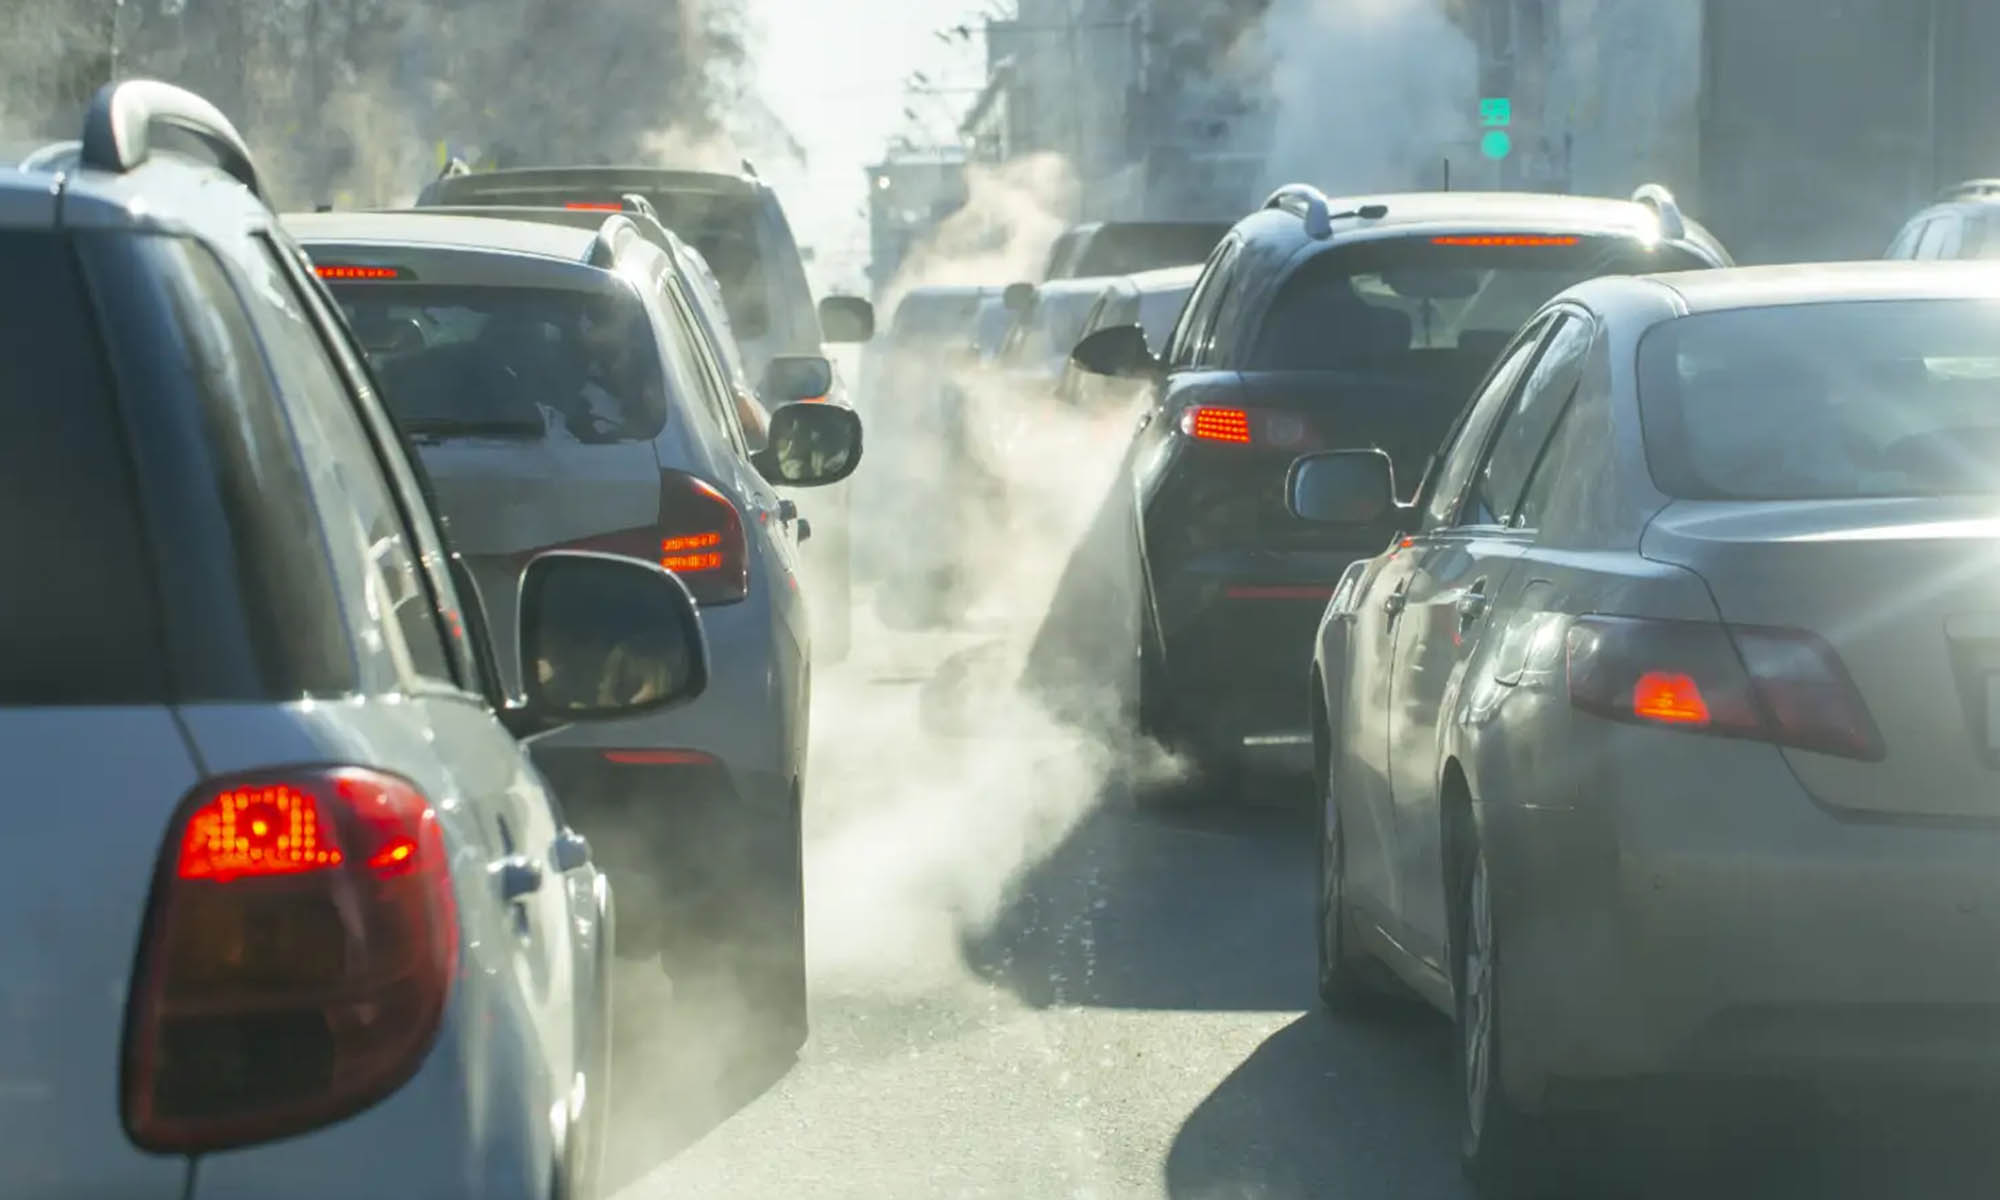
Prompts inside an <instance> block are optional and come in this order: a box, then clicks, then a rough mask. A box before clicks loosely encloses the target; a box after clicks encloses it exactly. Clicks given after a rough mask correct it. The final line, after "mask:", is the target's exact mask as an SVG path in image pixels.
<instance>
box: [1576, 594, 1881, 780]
mask: <svg viewBox="0 0 2000 1200" xmlns="http://www.w3.org/2000/svg"><path fill="white" fill-rule="evenodd" d="M1568 679H1569V695H1570V702H1571V703H1572V704H1574V705H1575V706H1576V707H1577V708H1579V709H1582V710H1583V711H1585V712H1590V713H1594V714H1596V715H1597V716H1601V717H1609V718H1611V719H1613V720H1618V721H1631V722H1638V723H1642V724H1652V725H1665V726H1671V727H1673V728H1677V729H1686V730H1691V731H1694V732H1699V733H1709V734H1715V735H1718V736H1722V737H1738V738H1753V739H1757V740H1760V741H1767V742H1775V743H1778V744H1780V745H1786V746H1796V747H1798V748H1800V749H1802V750H1815V751H1818V752H1820V753H1822V754H1836V755H1840V756H1842V757H1844V758H1856V759H1862V760H1864V761H1875V760H1877V759H1880V758H1881V757H1882V752H1883V751H1882V739H1881V735H1880V733H1879V732H1878V731H1877V730H1876V728H1875V721H1874V719H1873V717H1871V716H1870V715H1869V712H1868V708H1867V705H1866V704H1865V703H1863V701H1862V699H1861V695H1860V693H1859V692H1858V691H1856V690H1855V687H1854V682H1853V680H1851V679H1850V678H1849V677H1848V674H1847V670H1846V668H1845V667H1843V666H1842V665H1841V662H1840V657H1839V655H1837V654H1835V653H1834V650H1833V648H1832V647H1831V646H1829V645H1827V644H1826V643H1825V642H1824V641H1823V640H1821V639H1820V638H1819V637H1817V636H1815V635H1813V634H1811V633H1808V632H1806V631H1804V630H1797V629H1776V628H1770V627H1766V626H1755V625H1730V626H1723V625H1719V624H1715V623H1712V622H1702V621H1665V620H1656V619H1651V618H1640V617H1601V616H1592V617H1582V618H1579V619H1578V620H1577V621H1576V622H1575V624H1573V625H1572V626H1571V628H1570V631H1569V645H1568Z"/></svg>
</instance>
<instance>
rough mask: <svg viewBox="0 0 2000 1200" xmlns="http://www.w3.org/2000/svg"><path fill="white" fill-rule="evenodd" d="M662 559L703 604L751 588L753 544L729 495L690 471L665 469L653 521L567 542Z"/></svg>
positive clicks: (741, 595) (739, 594)
mask: <svg viewBox="0 0 2000 1200" xmlns="http://www.w3.org/2000/svg"><path fill="white" fill-rule="evenodd" d="M564 548H565V549H570V550H599V551H602V552H604V553H606V554H621V555H624V556H625V557H627V558H639V559H644V560H645V561H647V562H654V563H658V564H660V565H661V566H663V567H665V568H666V569H667V570H669V571H672V572H674V573H675V574H677V575H679V576H680V577H681V582H682V583H685V584H686V585H687V588H688V591H689V592H690V593H692V594H693V596H694V598H695V602H696V603H698V604H733V603H735V602H736V601H738V600H741V599H743V598H744V597H745V596H747V595H749V594H750V544H749V541H748V539H746V538H745V537H744V533H743V517H742V514H740V513H738V512H737V511H736V506H735V505H734V504H732V503H730V501H729V497H727V496H725V495H723V494H722V493H721V492H720V491H718V490H716V488H715V487H714V486H713V485H711V484H708V483H705V482H703V481H702V480H700V479H696V478H695V477H694V476H692V475H689V474H687V473H686V472H684V471H661V472H660V513H659V517H658V519H657V520H656V521H655V522H654V524H653V525H651V526H648V527H644V528H640V529H626V530H621V531H619V532H617V533H609V534H604V535H601V536H598V537H590V538H581V539H578V540H577V541H574V542H568V543H565V544H564Z"/></svg>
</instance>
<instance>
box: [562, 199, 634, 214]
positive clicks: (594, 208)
mask: <svg viewBox="0 0 2000 1200" xmlns="http://www.w3.org/2000/svg"><path fill="white" fill-rule="evenodd" d="M563 207H564V208H568V209H574V210H578V211H583V212H624V211H625V206H624V205H622V204H613V203H610V202H608V201H600V200H572V201H570V202H569V203H568V204H565V205H563Z"/></svg>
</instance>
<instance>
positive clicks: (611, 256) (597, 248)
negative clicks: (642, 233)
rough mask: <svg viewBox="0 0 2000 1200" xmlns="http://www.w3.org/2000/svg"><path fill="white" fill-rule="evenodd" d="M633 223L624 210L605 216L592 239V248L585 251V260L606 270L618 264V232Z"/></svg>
mask: <svg viewBox="0 0 2000 1200" xmlns="http://www.w3.org/2000/svg"><path fill="white" fill-rule="evenodd" d="M627 211H630V210H629V209H628V210H627ZM631 224H632V222H631V221H630V220H628V219H627V218H626V215H625V213H623V212H616V213H612V214H611V215H610V216H608V217H606V218H604V224H602V225H599V226H598V227H597V235H596V236H595V237H593V238H591V239H590V249H588V250H586V251H584V254H583V261H584V262H585V263H587V264H589V265H590V266H593V267H597V268H599V269H601V270H605V271H609V270H611V269H612V268H613V267H615V266H617V265H618V248H617V238H618V234H619V233H620V232H622V231H624V230H625V229H627V228H630V227H631Z"/></svg>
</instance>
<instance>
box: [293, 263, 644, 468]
mask: <svg viewBox="0 0 2000 1200" xmlns="http://www.w3.org/2000/svg"><path fill="white" fill-rule="evenodd" d="M333 293H334V296H335V297H336V298H338V299H339V301H340V305H341V307H342V308H343V309H344V310H346V313H347V319H348V322H349V323H350V324H352V325H353V326H354V331H355V333H356V334H357V335H358V336H359V337H360V339H361V342H362V345H363V346H365V347H366V348H367V350H368V356H369V359H370V360H371V361H372V362H373V363H374V365H375V370H376V373H377V374H378V375H379V376H380V378H381V381H382V390H383V391H384V392H385V393H386V396H385V399H386V400H387V401H388V405H389V409H390V411H391V412H393V413H395V415H396V418H397V420H398V421H400V422H401V423H402V425H403V428H404V429H405V430H406V431H407V432H409V433H411V434H414V435H418V436H422V435H432V436H437V437H498V438H523V439H541V438H545V437H556V438H562V437H568V438H574V439H576V440H577V441H581V442H592V443H596V442H623V441H645V440H648V439H650V438H652V437H653V436H654V435H656V434H658V433H659V431H660V427H661V425H662V424H664V422H665V420H666V383H665V380H664V379H663V378H662V375H661V372H660V353H659V348H658V343H656V342H655V341H654V340H653V332H652V327H651V323H650V322H649V321H648V320H647V316H646V309H645V306H644V305H643V304H641V303H640V302H639V300H638V298H637V297H636V296H634V295H632V294H631V293H629V292H608V293H597V292H580V291H564V290H556V289H543V288H495V287H453V286H443V285H430V284H405V283H378V284H370V283H350V284H335V285H333Z"/></svg>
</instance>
